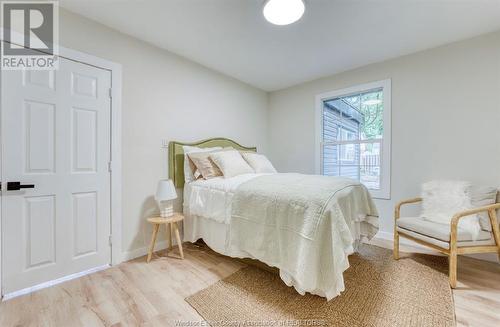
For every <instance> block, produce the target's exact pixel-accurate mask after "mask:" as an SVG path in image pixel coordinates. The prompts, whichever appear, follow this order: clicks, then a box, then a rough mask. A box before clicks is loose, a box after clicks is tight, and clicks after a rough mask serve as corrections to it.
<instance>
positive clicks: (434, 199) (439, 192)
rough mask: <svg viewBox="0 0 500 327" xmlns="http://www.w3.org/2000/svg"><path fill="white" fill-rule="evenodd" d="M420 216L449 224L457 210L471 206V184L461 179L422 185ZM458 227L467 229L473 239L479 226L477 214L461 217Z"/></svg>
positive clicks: (479, 228)
mask: <svg viewBox="0 0 500 327" xmlns="http://www.w3.org/2000/svg"><path fill="white" fill-rule="evenodd" d="M422 199H423V201H422V218H424V219H425V220H428V221H433V222H436V223H440V224H448V225H449V224H450V223H451V218H453V215H455V214H456V213H457V212H459V211H464V210H467V209H470V208H472V204H471V184H470V183H468V182H461V181H432V182H427V183H424V184H423V185H422ZM458 227H459V228H460V229H463V230H466V231H468V232H469V233H470V234H471V235H472V238H473V239H474V240H475V239H476V238H477V236H478V235H479V232H480V230H481V226H480V224H479V218H478V216H477V215H470V216H467V217H464V218H461V219H460V221H459V223H458Z"/></svg>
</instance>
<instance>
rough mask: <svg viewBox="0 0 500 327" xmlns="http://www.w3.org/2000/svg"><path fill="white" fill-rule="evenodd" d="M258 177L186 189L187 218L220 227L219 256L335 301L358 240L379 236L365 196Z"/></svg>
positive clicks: (334, 184)
mask: <svg viewBox="0 0 500 327" xmlns="http://www.w3.org/2000/svg"><path fill="white" fill-rule="evenodd" d="M263 175H264V174H246V175H240V176H236V177H233V178H229V179H224V178H222V177H221V178H214V179H210V180H206V181H205V180H199V181H195V182H191V183H189V184H188V185H186V186H185V189H184V210H185V214H186V217H187V219H189V217H190V216H192V217H193V219H194V221H196V220H197V219H198V221H199V219H204V218H206V219H208V220H209V221H213V222H214V223H215V224H220V225H221V228H226V231H227V232H226V233H225V234H222V235H226V240H225V243H224V244H225V246H224V251H220V249H219V250H218V252H221V253H222V254H225V255H230V256H233V257H241V258H244V257H249V258H253V259H257V260H260V261H262V262H264V263H266V264H268V265H269V266H274V267H278V268H279V270H280V276H281V278H282V279H283V281H284V282H285V283H286V284H287V285H289V286H293V287H294V288H295V289H296V290H297V291H298V292H299V293H301V294H304V293H305V292H310V293H313V294H317V295H320V296H323V297H326V298H327V299H332V298H334V297H335V296H337V295H339V294H340V292H341V291H343V290H344V280H343V272H344V271H345V270H346V269H347V268H348V267H349V262H348V259H347V257H348V255H349V254H351V253H353V252H354V250H355V246H356V244H357V242H359V240H360V239H361V237H363V236H365V237H368V238H371V237H373V235H375V233H376V232H377V230H378V217H376V216H377V212H376V208H375V206H374V205H373V202H372V200H371V197H370V195H369V193H368V191H367V190H366V188H365V187H364V186H363V185H361V184H360V183H358V182H355V181H352V180H346V179H342V178H338V179H335V178H332V177H324V176H310V177H308V175H299V174H274V175H271V176H268V178H265V177H262V178H258V177H260V176H263ZM273 176H274V177H273ZM263 181H264V182H263ZM298 182H302V183H303V185H302V186H299V185H298V184H297V183H298ZM273 183H276V185H275V186H272V184H273ZM280 183H285V184H286V183H289V185H288V187H287V186H286V185H284V186H283V185H281V186H280ZM240 186H241V187H240ZM237 192H238V193H237ZM235 194H237V196H236V197H235ZM235 201H236V206H235ZM277 208H278V211H279V212H276V209H277ZM195 217H196V218H195ZM201 217H203V218H201ZM212 225H213V224H212ZM188 241H195V240H194V239H193V240H191V239H188Z"/></svg>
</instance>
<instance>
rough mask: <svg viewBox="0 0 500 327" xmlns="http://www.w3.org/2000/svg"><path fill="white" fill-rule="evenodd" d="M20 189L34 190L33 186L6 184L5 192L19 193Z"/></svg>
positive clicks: (18, 183)
mask: <svg viewBox="0 0 500 327" xmlns="http://www.w3.org/2000/svg"><path fill="white" fill-rule="evenodd" d="M22 188H35V185H34V184H21V182H7V191H19V190H20V189H22Z"/></svg>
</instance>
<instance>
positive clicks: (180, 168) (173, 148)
mask: <svg viewBox="0 0 500 327" xmlns="http://www.w3.org/2000/svg"><path fill="white" fill-rule="evenodd" d="M184 145H189V146H197V147H199V148H212V147H216V146H220V147H223V148H225V147H232V148H234V149H236V150H242V151H254V152H256V151H257V148H256V147H246V146H243V145H240V144H238V143H236V142H235V141H233V140H230V139H226V138H223V137H216V138H213V139H208V140H203V141H199V142H193V143H182V142H176V141H172V142H170V143H169V144H168V176H169V178H170V179H171V180H173V181H174V185H175V187H183V186H184V150H183V149H182V147H183V146H184Z"/></svg>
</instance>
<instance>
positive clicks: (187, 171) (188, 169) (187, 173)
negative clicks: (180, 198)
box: [182, 145, 222, 183]
mask: <svg viewBox="0 0 500 327" xmlns="http://www.w3.org/2000/svg"><path fill="white" fill-rule="evenodd" d="M182 150H183V151H184V181H185V182H186V183H189V182H192V181H194V180H196V179H197V178H198V177H199V176H200V175H198V174H197V175H198V176H197V177H195V176H194V173H195V171H196V166H195V165H194V163H193V162H191V160H190V159H189V158H188V156H187V155H188V153H195V152H210V151H215V150H222V147H220V146H217V147H213V148H199V147H196V146H189V145H184V146H183V147H182Z"/></svg>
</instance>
